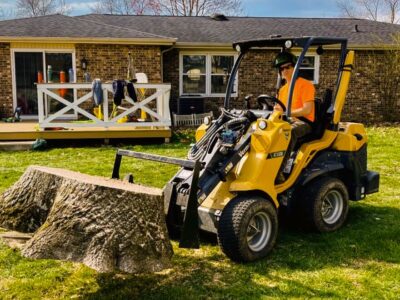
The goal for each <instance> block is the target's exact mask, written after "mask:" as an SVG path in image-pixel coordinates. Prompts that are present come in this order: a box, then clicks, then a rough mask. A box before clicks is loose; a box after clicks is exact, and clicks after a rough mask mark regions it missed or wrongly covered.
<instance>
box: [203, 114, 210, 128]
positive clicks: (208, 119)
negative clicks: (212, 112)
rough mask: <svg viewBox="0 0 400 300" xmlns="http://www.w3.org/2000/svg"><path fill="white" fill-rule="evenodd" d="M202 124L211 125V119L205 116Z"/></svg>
mask: <svg viewBox="0 0 400 300" xmlns="http://www.w3.org/2000/svg"><path fill="white" fill-rule="evenodd" d="M203 122H204V124H206V125H207V126H208V125H210V124H211V117H209V116H207V117H205V118H204V121H203Z"/></svg>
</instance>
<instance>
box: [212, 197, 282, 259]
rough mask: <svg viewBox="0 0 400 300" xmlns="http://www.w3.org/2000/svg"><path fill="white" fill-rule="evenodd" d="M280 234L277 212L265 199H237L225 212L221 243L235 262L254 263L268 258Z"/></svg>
mask: <svg viewBox="0 0 400 300" xmlns="http://www.w3.org/2000/svg"><path fill="white" fill-rule="evenodd" d="M255 230H257V231H255ZM258 230H260V231H258ZM277 235H278V216H277V212H276V209H275V207H274V206H273V204H272V203H271V202H270V201H268V200H266V199H264V198H262V197H259V196H252V197H249V198H246V197H237V198H235V199H233V200H232V201H230V202H229V203H228V205H227V206H226V207H225V208H224V210H223V211H222V215H221V218H220V220H219V225H218V243H219V245H220V247H221V249H222V251H223V252H224V253H225V254H226V255H227V256H228V257H229V258H230V259H232V260H233V261H236V262H251V261H255V260H258V259H260V258H263V257H265V256H266V255H267V254H268V253H269V252H270V251H271V250H272V248H273V247H274V245H275V241H276V237H277Z"/></svg>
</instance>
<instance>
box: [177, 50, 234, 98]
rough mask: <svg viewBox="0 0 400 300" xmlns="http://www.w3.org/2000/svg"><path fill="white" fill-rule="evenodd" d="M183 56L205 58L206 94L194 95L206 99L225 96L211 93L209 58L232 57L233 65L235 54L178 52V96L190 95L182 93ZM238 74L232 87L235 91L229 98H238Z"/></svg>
mask: <svg viewBox="0 0 400 300" xmlns="http://www.w3.org/2000/svg"><path fill="white" fill-rule="evenodd" d="M184 55H202V56H205V57H206V74H205V76H206V92H205V93H204V94H201V93H199V94H196V95H200V96H202V97H207V98H221V97H224V96H225V93H218V94H216V93H213V94H212V93H211V75H212V74H211V56H215V55H220V56H233V62H234V63H235V62H236V60H237V58H238V55H237V53H236V52H212V51H180V52H179V96H190V94H184V93H183V56H184ZM238 76H239V73H237V74H236V80H235V84H234V87H233V90H234V91H235V92H234V93H232V95H231V97H237V96H238V86H239V80H238Z"/></svg>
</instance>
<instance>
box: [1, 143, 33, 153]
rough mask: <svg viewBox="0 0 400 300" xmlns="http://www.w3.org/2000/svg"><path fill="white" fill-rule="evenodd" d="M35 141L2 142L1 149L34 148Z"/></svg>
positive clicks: (18, 149)
mask: <svg viewBox="0 0 400 300" xmlns="http://www.w3.org/2000/svg"><path fill="white" fill-rule="evenodd" d="M34 142H35V141H15V142H14V141H13V142H0V151H26V150H29V149H32V145H33V143H34Z"/></svg>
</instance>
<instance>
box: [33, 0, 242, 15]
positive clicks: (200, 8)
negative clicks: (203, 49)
mask: <svg viewBox="0 0 400 300" xmlns="http://www.w3.org/2000/svg"><path fill="white" fill-rule="evenodd" d="M29 1H37V0H29ZM48 1H49V0H48ZM92 12H94V13H108V14H122V15H125V14H135V15H141V14H155V15H160V14H164V15H173V16H205V15H211V14H213V13H223V14H225V15H240V14H242V13H243V9H242V3H241V0H101V1H99V2H98V4H97V5H96V6H95V7H92Z"/></svg>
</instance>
